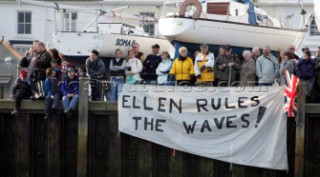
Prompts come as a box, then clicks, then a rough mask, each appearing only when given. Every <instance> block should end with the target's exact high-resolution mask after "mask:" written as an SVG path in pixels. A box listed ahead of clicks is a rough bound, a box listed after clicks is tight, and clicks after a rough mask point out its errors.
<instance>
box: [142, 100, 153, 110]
mask: <svg viewBox="0 0 320 177" xmlns="http://www.w3.org/2000/svg"><path fill="white" fill-rule="evenodd" d="M143 108H144V110H149V111H152V110H153V108H152V107H148V106H147V97H146V96H145V97H144V98H143Z"/></svg>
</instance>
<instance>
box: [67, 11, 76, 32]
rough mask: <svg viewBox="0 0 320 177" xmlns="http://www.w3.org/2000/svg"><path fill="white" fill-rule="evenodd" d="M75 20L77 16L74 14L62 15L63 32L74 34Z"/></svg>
mask: <svg viewBox="0 0 320 177" xmlns="http://www.w3.org/2000/svg"><path fill="white" fill-rule="evenodd" d="M77 18H78V14H77V13H76V12H66V13H64V31H72V32H75V31H76V30H77Z"/></svg>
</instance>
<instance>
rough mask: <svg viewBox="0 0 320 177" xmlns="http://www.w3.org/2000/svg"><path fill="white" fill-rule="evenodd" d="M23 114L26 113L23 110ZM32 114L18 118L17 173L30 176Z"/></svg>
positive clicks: (26, 176) (25, 176) (24, 176)
mask: <svg viewBox="0 0 320 177" xmlns="http://www.w3.org/2000/svg"><path fill="white" fill-rule="evenodd" d="M22 114H24V113H23V112H22ZM29 145H30V114H24V116H23V118H22V117H21V118H18V119H17V175H18V176H21V177H29V176H30V170H31V168H30V159H31V157H30V149H29V147H30V146H29Z"/></svg>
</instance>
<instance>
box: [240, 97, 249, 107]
mask: <svg viewBox="0 0 320 177" xmlns="http://www.w3.org/2000/svg"><path fill="white" fill-rule="evenodd" d="M246 99H248V97H239V99H238V105H239V108H247V107H248V106H245V105H243V103H244V100H246Z"/></svg>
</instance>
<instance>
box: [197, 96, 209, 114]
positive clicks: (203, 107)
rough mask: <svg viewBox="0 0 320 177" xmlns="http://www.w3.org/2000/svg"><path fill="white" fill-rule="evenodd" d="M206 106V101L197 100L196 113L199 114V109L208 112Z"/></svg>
mask: <svg viewBox="0 0 320 177" xmlns="http://www.w3.org/2000/svg"><path fill="white" fill-rule="evenodd" d="M200 102H203V103H200ZM207 104H208V101H207V99H197V107H198V112H201V110H200V108H202V109H203V110H205V111H207V112H208V109H207V108H206V106H207Z"/></svg>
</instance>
